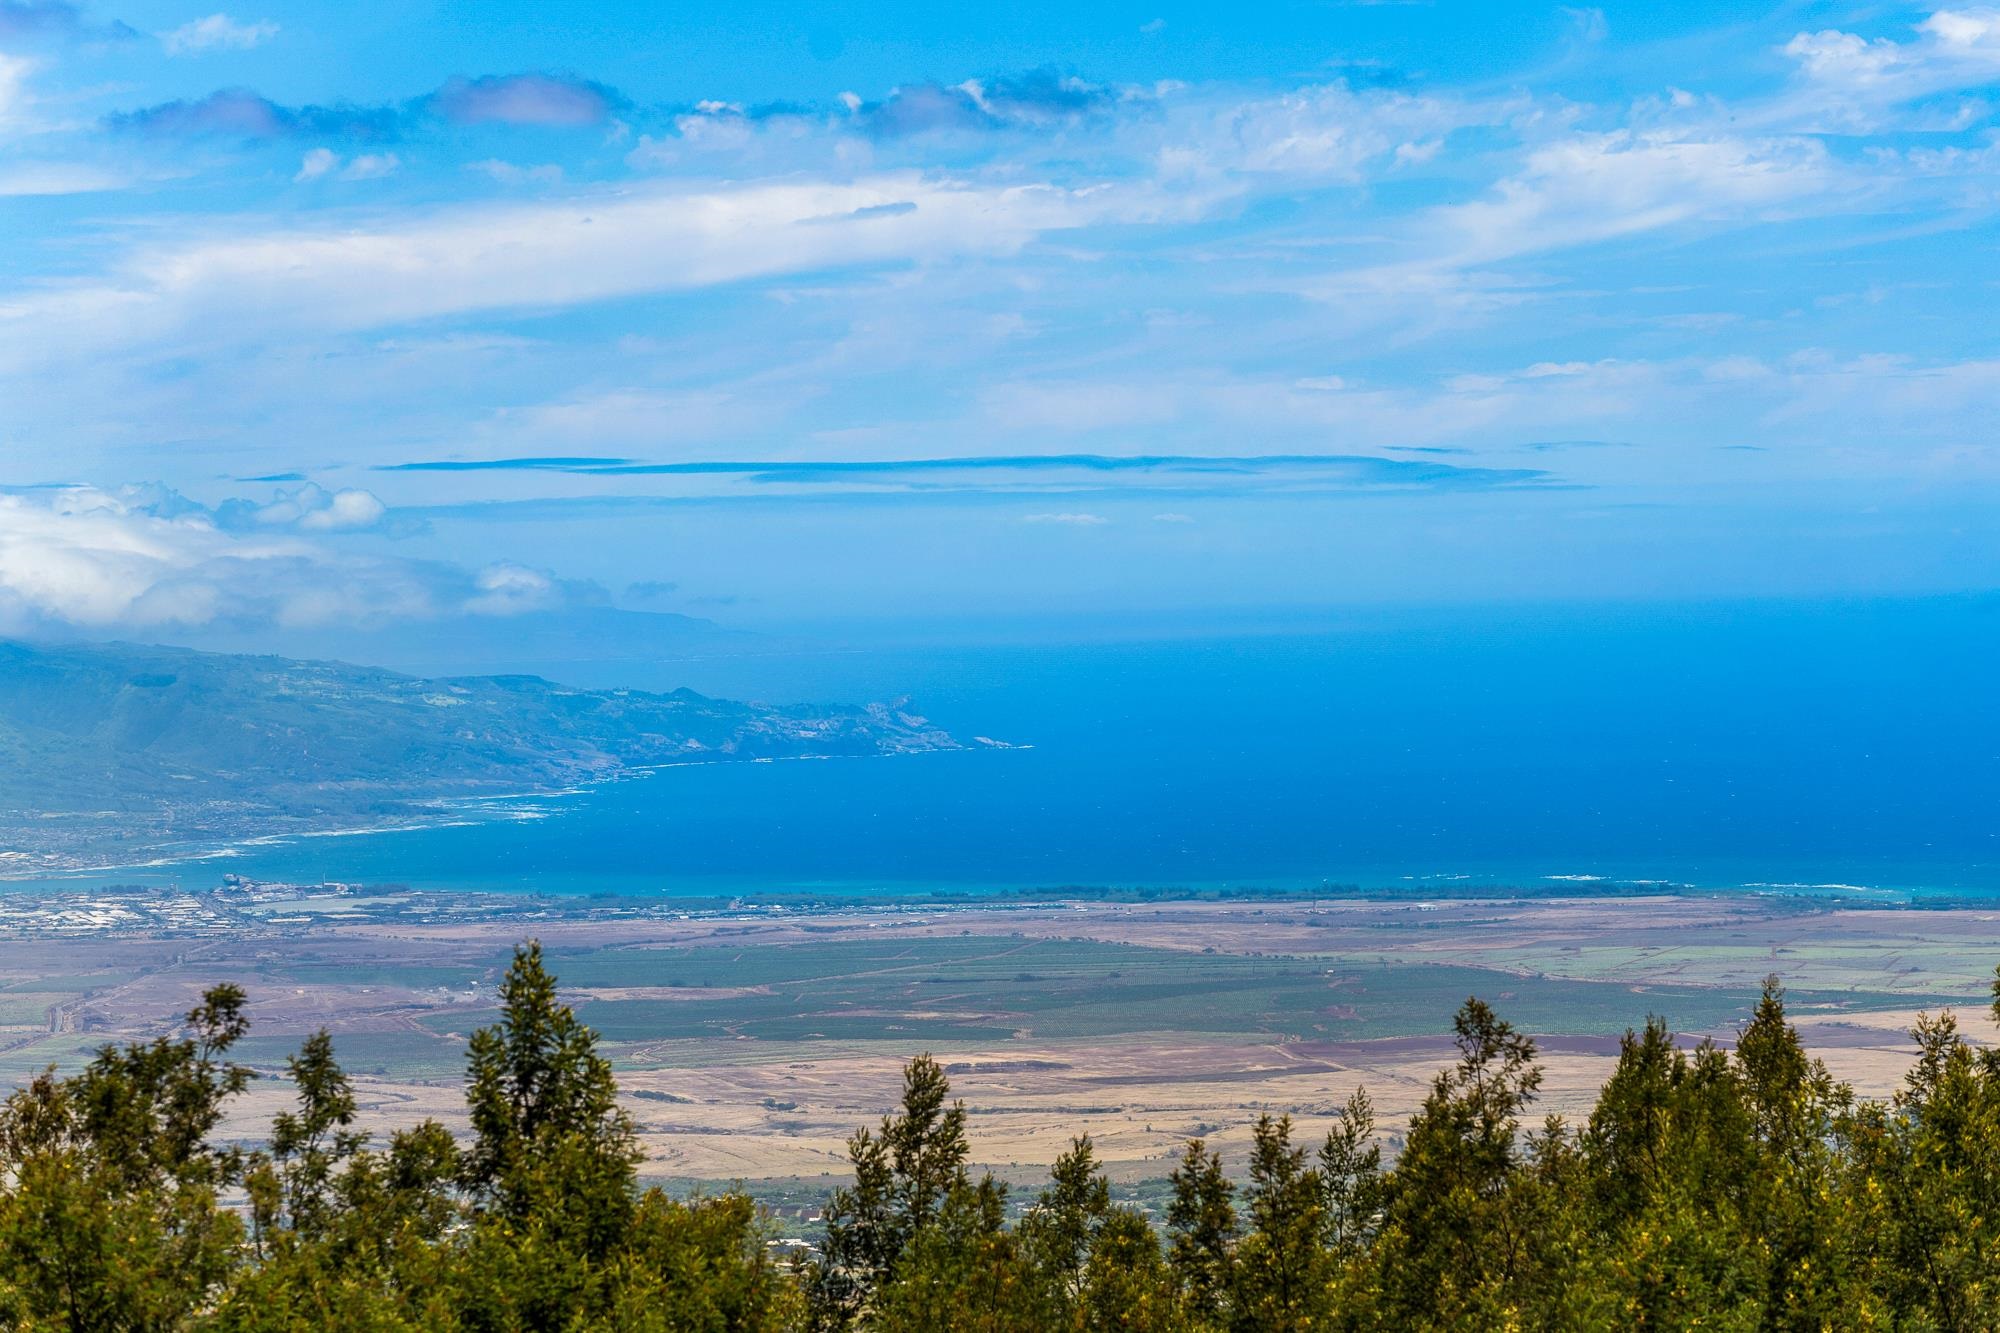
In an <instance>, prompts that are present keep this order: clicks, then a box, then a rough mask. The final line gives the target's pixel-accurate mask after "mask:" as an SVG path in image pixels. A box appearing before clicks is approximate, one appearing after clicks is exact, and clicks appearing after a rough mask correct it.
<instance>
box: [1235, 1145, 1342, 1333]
mask: <svg viewBox="0 0 2000 1333" xmlns="http://www.w3.org/2000/svg"><path fill="white" fill-rule="evenodd" d="M1324 1188H1325V1187H1324V1185H1323V1183H1322V1182H1321V1180H1320V1177H1319V1173H1318V1172H1316V1171H1314V1170H1313V1169H1312V1168H1311V1167H1309V1166H1307V1165H1306V1150H1305V1149H1304V1148H1295V1147H1293V1146H1292V1121H1291V1117H1290V1116H1283V1117H1280V1118H1278V1119H1276V1120H1273V1119H1272V1118H1271V1117H1270V1115H1269V1114H1266V1115H1263V1116H1260V1117H1259V1118H1258V1120H1257V1127H1256V1130H1255V1137H1254V1140H1253V1144H1252V1148H1251V1155H1250V1186H1249V1189H1248V1191H1247V1195H1246V1197H1247V1200H1248V1202H1249V1223H1250V1230H1249V1233H1248V1234H1247V1235H1245V1236H1244V1238H1243V1241H1242V1243H1241V1244H1240V1245H1239V1246H1238V1247H1237V1253H1236V1268H1235V1295H1234V1299H1233V1301H1232V1325H1233V1327H1235V1328H1238V1329H1241V1330H1244V1333H1251V1331H1252V1330H1256V1331H1257V1333H1266V1331H1268V1333H1281V1331H1285V1330H1294V1329H1296V1330H1305V1329H1313V1328H1324V1327H1325V1326H1326V1325H1327V1322H1328V1321H1329V1319H1330V1318H1331V1315H1332V1308H1333V1307H1332V1300H1333V1291H1332V1283H1333V1276H1334V1273H1333V1263H1332V1256H1331V1255H1330V1254H1329V1252H1328V1251H1327V1249H1326V1245H1325V1230H1326V1212H1325V1207H1324V1205H1323V1204H1322V1202H1321V1199H1322V1195H1323V1192H1324Z"/></svg>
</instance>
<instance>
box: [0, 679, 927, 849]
mask: <svg viewBox="0 0 2000 1333" xmlns="http://www.w3.org/2000/svg"><path fill="white" fill-rule="evenodd" d="M947 748H955V742H953V741H952V740H951V738H950V737H949V736H947V735H945V734H944V733H943V732H940V731H938V730H936V729H935V728H933V727H931V726H930V725H929V724H928V723H926V722H925V721H924V720H923V719H921V718H918V717H913V716H911V715H908V714H905V713H900V712H896V711H894V710H892V709H889V708H884V707H880V706H872V707H867V708H854V707H828V708H814V707H787V708H769V707H764V706H760V705H754V704H742V703H732V702H728V701H724V700H717V699H709V698H705V697H703V696H701V695H698V694H694V693H692V692H690V691H685V690H682V691H676V692H674V693H671V694H648V693H644V692H640V691H631V690H576V689H568V688H565V687H563V686H560V685H556V684H552V683H551V682H549V681H545V680H541V679H538V678H535V677H531V676H501V677H464V678H455V679H443V680H423V679H419V678H416V677H411V676H403V675H398V674H396V673H394V672H389V671H382V670H377V669H373V668H366V667H353V666H347V665H343V664H340V663H333V662H295V661H290V660H287V659H284V658H276V657H239V656H229V655H222V654H212V653H196V652H189V651H186V650H182V649H173V648H150V647H138V646H133V645H127V644H112V645H97V644H93V645H82V646H77V645H65V646H40V645H29V644H21V643H0V847H4V849H5V850H7V851H11V852H14V853H17V855H15V856H13V857H12V858H10V859H12V860H14V861H15V862H17V863H21V862H24V861H25V862H28V863H30V864H48V863H50V860H49V858H51V857H56V858H57V860H58V861H62V860H72V859H76V858H82V859H100V858H101V856H102V854H103V852H104V851H105V850H107V849H109V848H112V847H117V846H123V847H127V848H129V847H132V846H144V845H151V844H155V843H159V842H163V841H180V840H200V839H214V838H234V837H245V836H256V835H259V834H263V833H269V832H276V831H283V830H286V829H302V828H315V827H340V826H343V825H345V824H351V823H354V822H358V821H359V820H361V819H363V818H367V819H379V818H381V817H383V816H385V815H391V816H393V815H398V814H413V813H415V812H416V811H417V810H419V809H420V808H421V806H422V803H424V802H434V801H435V800H437V799H438V798H442V797H455V796H472V795H479V794H482V793H488V794H491V793H501V792H516V791H523V790H531V789H548V788H553V787H560V786H565V785H569V784H573V783H577V782H586V781H592V780H599V779H603V778H608V777H612V776H616V775H617V774H618V773H619V772H621V771H622V770H626V769H630V768H632V767H634V766H638V765H647V764H659V763H675V762H689V761H719V760H731V759H756V758H770V757H787V756H799V755H875V754H893V753H903V752H914V751H922V750H936V749H947Z"/></svg>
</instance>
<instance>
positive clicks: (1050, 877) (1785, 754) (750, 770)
mask: <svg viewBox="0 0 2000 1333" xmlns="http://www.w3.org/2000/svg"><path fill="white" fill-rule="evenodd" d="M1032 638H1033V636H1025V635H1024V636H1023V638H1022V640H1021V641H1016V642H1001V643H992V642H987V643H979V644H967V643H963V642H961V643H957V644H955V645H951V646H942V647H940V646H927V645H924V644H922V643H910V642H904V643H902V644H899V645H893V646H872V647H859V648H857V647H851V646H849V647H829V646H826V645H816V646H800V645H797V644H793V645H790V646H786V647H784V648H782V649H777V650H773V651H770V652H766V653H761V654H757V653H753V654H747V655H732V656H712V657H706V658H702V659H699V660H685V661H672V662H661V663H655V664H651V665H635V664H632V663H623V664H618V665H616V666H606V665H596V666H592V665H589V664H567V667H565V666H563V665H557V666H554V667H553V668H552V670H554V671H555V672H558V673H560V674H564V675H568V676H569V677H571V678H572V679H575V680H576V682H577V683H580V684H591V685H598V684H610V683H626V684H633V685H641V686H651V687H663V686H671V685H679V684H687V685H691V686H693V687H695V688H697V689H702V690H704V691H707V692H711V693H717V694H723V695H732V696H736V697H752V698H764V699H770V700H799V699H841V700H859V699H864V698H885V697H893V696H894V695H897V694H902V693H908V694H910V695H911V696H913V699H914V704H915V706H916V707H917V708H919V709H920V710H921V711H923V712H924V713H926V714H927V715H928V716H930V717H931V718H932V719H933V720H935V721H937V722H939V723H941V724H942V725H944V726H946V727H947V728H949V729H951V730H952V731H954V732H955V733H958V734H960V735H965V736H971V735H985V736H992V737H996V738H1000V739H1003V740H1006V741H1009V742H1012V743H1015V744H1018V745H1023V746H1029V747H1032V748H1025V749H1018V750H1010V751H985V752H972V753H954V754H938V755H926V756H915V757H909V758H898V759H878V760H851V761H824V762H805V761H799V762H781V763H770V764H729V765H709V766H700V767H687V768H677V769H670V770H664V771H660V772H657V773H655V774H653V775H652V776H650V777H648V778H645V779H643V780H638V781H631V782H623V783H618V784H614V785H612V786H609V787H606V788H604V789H601V790H599V791H596V792H594V793H589V794H585V795H581V796H572V797H565V798H561V799H558V800H553V801H546V802H534V803H530V805H531V806H532V807H534V808H540V809H542V810H544V811H546V812H547V813H548V817H546V818H540V819H533V820H522V821H513V822H489V823H481V824H478V825H476V826H472V827H457V828H439V829H431V830H424V831H414V832H397V833H387V834H379V835H371V836H348V837H332V838H310V839H300V840H296V841H293V842H288V843H283V844H277V845H268V846H257V847H250V848H247V849H243V850H242V851H241V853H240V854H238V855H236V856H233V857H231V858H229V859H226V860H214V861H207V862H201V863H193V864H186V865H181V866H176V867H165V868H160V869H156V870H150V871H147V872H145V874H144V875H134V874H124V875H120V876H117V878H120V879H122V880H125V881H128V882H129V881H131V880H133V879H135V878H147V879H151V878H164V877H167V876H169V875H171V876H174V877H178V878H180V879H182V880H183V881H184V882H189V883H200V882H206V881H212V880H213V879H214V878H216V877H217V876H219V875H220V874H221V873H222V871H224V870H232V871H236V872H238V873H241V874H247V875H251V876H254V877H258V878H274V879H291V880H309V881H316V880H320V879H340V880H351V881H373V882H399V883H407V884H412V885H420V886H422V885H428V886H439V887H444V886H450V887H462V888H463V887H474V888H492V889H503V890H518V889H538V890H546V891H555V892H576V893H592V892H644V893H666V894H674V893H684V894H704V895H706V894H713V893H717V892H730V893H752V894H754V893H756V892H759V891H776V890H817V891H824V892H842V891H875V890H898V889H903V888H911V889H917V890H922V889H925V888H974V887H979V886H993V885H1007V886H1046V885H1064V884H1089V885H1098V884H1115V885H1135V884H1137V885H1256V884H1271V885H1306V884H1312V883H1316V882H1320V881H1331V882H1337V883H1361V884H1364V885H1377V884H1381V885H1388V884H1401V885H1410V884H1424V883H1439V884H1446V883H1464V882H1467V881H1470V882H1476V883H1492V884H1509V883H1512V884H1552V883H1562V882H1566V881H1564V880H1562V879H1560V878H1555V877H1563V876H1602V877H1605V878H1609V879H1625V880H1647V879H1664V880H1674V881H1684V882H1689V883H1694V884H1702V885H1709V886H1717V887H1728V886H1738V885H1746V884H1769V883H1782V884H1820V885H1854V886H1859V887H1860V888H1870V889H1894V890H1899V891H1908V890H1915V891H1919V892H1923V891H1940V890H1941V891H1949V892H1954V893H1960V892H1975V893H1979V892H1996V893H2000V708H1996V706H1995V693H1994V682H1995V677H1996V672H1995V663H1996V661H2000V655H1996V650H1997V649H2000V602H1995V601H1993V600H1990V599H1964V598H1959V599H1946V600H1932V601H1921V602H1908V601H1906V602H1862V603H1844V604H1833V603H1823V604H1813V605H1796V604H1794V605H1770V604H1761V605H1738V606H1723V607H1698V608H1674V607H1660V606H1633V607H1629V608H1610V609H1605V608H1598V609H1587V610H1575V609H1571V610H1524V611H1519V612H1501V611H1492V610H1488V611H1482V612H1480V613H1477V614H1474V613H1445V612H1435V613H1425V614H1418V613H1402V614H1388V613H1381V614H1371V615H1354V616H1350V617H1347V618H1345V619H1326V620H1322V621H1320V622H1318V623H1314V624H1305V625H1294V626H1291V627H1288V628H1285V629H1283V630H1273V631H1271V632H1264V633H1234V634H1228V635H1219V636H1207V637H1187V638H1176V639H1163V638H1157V637H1155V638H1146V637H1138V638H1131V637H1127V638H1122V639H1119V638H1104V639H1099V640H1098V641H1094V642H1091V641H1084V642H1078V641H1074V640H1072V641H1070V642H1064V643H1050V642H1046V641H1030V640H1031V639H1032Z"/></svg>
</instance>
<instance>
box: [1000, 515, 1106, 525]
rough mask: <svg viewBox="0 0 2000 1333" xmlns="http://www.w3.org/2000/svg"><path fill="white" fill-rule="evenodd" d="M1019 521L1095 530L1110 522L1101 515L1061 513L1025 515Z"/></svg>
mask: <svg viewBox="0 0 2000 1333" xmlns="http://www.w3.org/2000/svg"><path fill="white" fill-rule="evenodd" d="M1021 521H1022V522H1023V523H1057V524H1061V525H1062V526H1064V527H1071V528H1096V527H1102V526H1103V525H1104V524H1106V523H1109V522H1110V521H1111V520H1110V519H1108V518H1106V517H1104V515H1102V514H1076V513H1061V514H1026V515H1023V516H1022V518H1021Z"/></svg>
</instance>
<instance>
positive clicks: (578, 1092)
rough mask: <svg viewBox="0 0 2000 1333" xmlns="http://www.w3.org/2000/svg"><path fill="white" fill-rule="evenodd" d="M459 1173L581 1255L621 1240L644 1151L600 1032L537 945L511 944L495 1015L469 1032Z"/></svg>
mask: <svg viewBox="0 0 2000 1333" xmlns="http://www.w3.org/2000/svg"><path fill="white" fill-rule="evenodd" d="M468 1062H469V1079H468V1082H467V1088H466V1107H467V1110H468V1111H469V1112H470V1116H471V1120H472V1129H473V1133H474V1135H475V1139H474V1142H473V1146H472V1150H471V1151H470V1152H469V1153H468V1154H467V1155H466V1158H465V1163H464V1169H463V1176H462V1179H463V1181H464V1183H465V1185H466V1187H467V1188H468V1189H469V1190H470V1191H471V1192H472V1196H473V1199H474V1201H475V1203H476V1204H477V1205H478V1207H479V1208H480V1209H481V1210H482V1211H484V1212H490V1213H492V1214H495V1215H496V1216H497V1217H499V1218H500V1219H502V1220H504V1221H505V1222H506V1223H507V1224H508V1225H510V1226H513V1227H516V1228H519V1227H524V1226H534V1227H538V1228H542V1229H544V1230H547V1231H549V1232H550V1233H551V1234H552V1235H553V1236H554V1237H556V1238H558V1239H560V1240H561V1242H562V1243H563V1244H565V1245H575V1246H577V1247H578V1248H580V1249H581V1250H582V1251H583V1252H584V1253H585V1254H587V1255H602V1254H604V1253H605V1252H606V1251H608V1250H609V1249H610V1248H611V1247H612V1246H613V1245H615V1244H616V1243H617V1239H618V1237H619V1236H620V1235H621V1234H622V1233H623V1230H624V1228H625V1227H626V1225H627V1224H628V1223H629V1221H630V1219H631V1215H632V1209H633V1206H634V1202H635V1197H636V1196H635V1192H634V1188H633V1187H634V1183H635V1181H636V1178H637V1168H638V1163H639V1160H640V1157H641V1154H640V1152H639V1148H638V1142H637V1138H636V1136H635V1134H634V1131H633V1128H632V1121H631V1118H630V1117H629V1116H627V1115H626V1114H625V1112H624V1111H622V1110H621V1109H619V1106H618V1084H617V1081H616V1079H614V1078H613V1077H612V1073H611V1063H610V1061H608V1060H606V1059H605V1058H604V1057H603V1056H601V1055H599V1054H598V1053H597V1034H596V1033H594V1032H592V1031H591V1030H590V1029H589V1028H587V1027H585V1026H584V1025H583V1024H582V1023H580V1022H578V1021H577V1018H576V1015H575V1014H574V1013H573V1012H572V1011H571V1010H570V1008H569V1007H568V1006H567V1005H564V1004H559V1003H558V1002H557V1000H556V983H555V978H554V977H552V976H550V975H549V973H548V970H547V969H546V968H545V967H544V966H543V965H542V946H541V944H540V943H539V942H537V941H533V940H531V941H529V942H528V943H527V944H525V945H523V946H522V947H520V948H518V949H516V950H515V951H514V962H513V965H512V966H511V967H509V968H508V970H507V978H506V980H505V981H504V982H502V983H501V987H500V1021H499V1022H497V1023H495V1024H494V1025H493V1026H491V1027H486V1028H481V1029H480V1030H479V1031H477V1032H475V1033H474V1034H473V1035H472V1041H471V1044H470V1047H469V1050H468Z"/></svg>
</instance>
